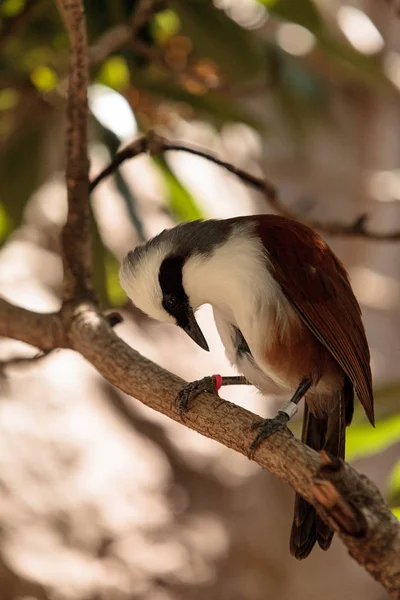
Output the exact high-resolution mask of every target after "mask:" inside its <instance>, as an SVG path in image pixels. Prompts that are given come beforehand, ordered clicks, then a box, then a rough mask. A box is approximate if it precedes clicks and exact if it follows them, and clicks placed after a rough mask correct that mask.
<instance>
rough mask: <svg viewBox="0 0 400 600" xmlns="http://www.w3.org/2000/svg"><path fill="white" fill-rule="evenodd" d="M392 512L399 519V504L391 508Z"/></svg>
mask: <svg viewBox="0 0 400 600" xmlns="http://www.w3.org/2000/svg"><path fill="white" fill-rule="evenodd" d="M392 513H393V514H394V516H395V517H396V518H397V519H398V520H399V521H400V506H398V507H397V508H392Z"/></svg>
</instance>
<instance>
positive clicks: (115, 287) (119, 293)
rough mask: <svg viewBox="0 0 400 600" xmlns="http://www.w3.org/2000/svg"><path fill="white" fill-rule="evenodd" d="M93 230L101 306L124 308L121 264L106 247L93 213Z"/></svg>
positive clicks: (94, 267) (94, 270) (94, 269)
mask: <svg viewBox="0 0 400 600" xmlns="http://www.w3.org/2000/svg"><path fill="white" fill-rule="evenodd" d="M91 229H92V248H93V283H94V289H95V290H96V293H97V296H98V298H99V300H100V304H101V305H102V306H103V307H109V306H122V305H123V304H124V303H125V302H126V296H125V293H124V291H123V290H122V288H121V286H120V283H119V278H118V270H119V262H118V261H117V259H116V258H115V257H114V255H113V254H112V253H111V252H110V251H109V250H108V248H106V246H105V245H104V243H103V240H102V238H101V235H100V232H99V229H98V226H97V222H96V219H95V217H94V215H93V213H92V215H91Z"/></svg>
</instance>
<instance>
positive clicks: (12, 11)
mask: <svg viewBox="0 0 400 600" xmlns="http://www.w3.org/2000/svg"><path fill="white" fill-rule="evenodd" d="M25 3H26V0H3V2H2V3H1V4H0V14H2V15H4V16H5V17H15V16H16V15H18V14H19V13H20V12H21V10H22V9H23V8H24V6H25Z"/></svg>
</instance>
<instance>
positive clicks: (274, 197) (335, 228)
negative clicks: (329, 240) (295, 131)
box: [90, 132, 400, 242]
mask: <svg viewBox="0 0 400 600" xmlns="http://www.w3.org/2000/svg"><path fill="white" fill-rule="evenodd" d="M167 151H178V152H187V153H189V154H194V155H196V156H200V157H201V158H205V159H206V160H209V161H211V162H213V163H215V164H217V165H219V166H220V167H222V168H224V169H225V170H227V171H229V172H230V173H232V174H233V175H236V177H238V178H239V179H240V180H241V181H243V182H244V183H246V184H248V185H250V186H251V187H253V188H254V189H256V190H257V191H258V192H260V193H261V194H262V195H263V196H264V197H265V199H266V201H267V202H268V204H269V206H270V207H271V208H273V209H274V210H275V211H276V212H277V213H278V214H280V215H283V216H284V217H288V218H290V219H295V220H298V221H302V222H303V223H305V224H306V225H308V226H309V227H311V228H313V229H318V230H319V231H321V232H322V233H326V234H328V235H331V236H342V237H352V238H365V239H369V240H376V241H385V242H395V241H399V240H400V231H391V232H389V233H383V232H377V231H370V230H369V229H367V222H368V215H360V216H359V217H357V218H356V219H355V220H354V221H353V222H351V223H348V224H346V223H340V222H338V223H336V222H332V223H324V222H322V221H315V220H306V219H301V218H300V216H298V215H296V214H294V213H293V212H292V211H291V210H290V209H288V208H286V207H285V206H284V205H283V204H282V202H281V200H280V199H279V195H278V190H277V188H276V187H275V186H274V185H273V184H272V183H271V182H270V181H267V180H266V179H261V178H259V177H255V176H254V175H251V174H250V173H248V172H247V171H244V170H243V169H239V168H238V167H235V166H234V165H232V164H231V163H228V162H226V161H224V160H221V159H220V158H217V157H216V156H213V155H212V154H210V153H209V152H206V151H205V150H200V149H198V148H194V147H191V146H187V145H186V144H182V143H179V144H177V143H172V142H169V141H168V140H166V139H165V138H163V137H160V136H158V135H156V134H155V133H154V132H151V133H150V134H149V135H147V137H141V138H138V139H137V140H135V141H134V142H132V143H131V144H129V145H128V146H126V147H125V148H123V149H122V150H121V151H120V152H117V154H116V155H115V157H114V158H113V160H112V161H111V163H110V164H109V165H108V166H107V167H105V169H103V170H102V171H101V172H100V173H99V174H98V175H97V176H96V177H95V178H94V179H93V181H92V182H91V184H90V191H93V190H94V188H95V187H96V186H97V185H98V184H99V183H100V182H101V181H102V180H103V179H105V178H106V177H108V176H109V175H111V174H112V173H114V171H116V170H117V169H118V168H119V166H120V165H121V164H122V163H123V162H125V161H126V160H129V159H131V158H135V157H136V156H138V155H139V154H143V153H145V152H149V153H150V154H152V155H157V154H160V153H161V152H167Z"/></svg>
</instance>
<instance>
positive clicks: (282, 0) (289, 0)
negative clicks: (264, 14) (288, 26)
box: [258, 0, 321, 33]
mask: <svg viewBox="0 0 400 600" xmlns="http://www.w3.org/2000/svg"><path fill="white" fill-rule="evenodd" d="M258 1H259V2H260V3H261V4H264V6H266V7H267V9H268V11H269V12H270V13H271V14H273V15H276V16H277V17H280V18H281V19H285V20H286V21H291V22H292V23H297V25H301V26H302V27H306V28H307V29H309V30H310V31H312V32H313V33H316V32H318V31H319V30H320V29H321V17H320V15H319V12H318V10H317V8H316V6H315V4H314V2H312V0H300V2H293V0H258Z"/></svg>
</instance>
